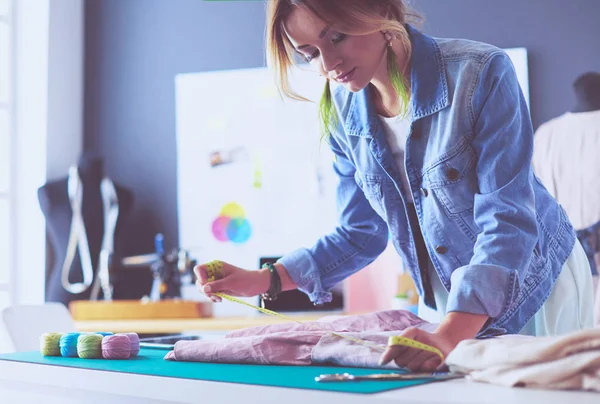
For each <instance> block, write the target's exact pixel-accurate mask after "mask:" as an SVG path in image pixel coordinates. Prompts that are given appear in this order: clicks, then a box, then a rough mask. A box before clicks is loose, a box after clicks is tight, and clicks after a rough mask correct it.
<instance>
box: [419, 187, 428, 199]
mask: <svg viewBox="0 0 600 404" xmlns="http://www.w3.org/2000/svg"><path fill="white" fill-rule="evenodd" d="M421 193H422V194H423V196H424V197H425V198H427V196H429V191H427V189H426V188H421Z"/></svg>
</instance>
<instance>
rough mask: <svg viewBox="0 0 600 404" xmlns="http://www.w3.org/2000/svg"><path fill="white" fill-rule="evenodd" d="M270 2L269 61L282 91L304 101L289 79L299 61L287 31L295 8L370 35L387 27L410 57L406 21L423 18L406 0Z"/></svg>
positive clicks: (340, 28)
mask: <svg viewBox="0 0 600 404" xmlns="http://www.w3.org/2000/svg"><path fill="white" fill-rule="evenodd" d="M267 3H268V8H267V34H266V42H267V63H268V65H269V67H271V68H272V69H273V70H274V72H275V75H276V83H277V86H278V87H279V91H280V92H281V93H283V94H284V95H285V96H287V97H290V98H293V99H297V100H304V101H306V98H304V97H302V96H300V95H299V94H298V93H296V92H295V91H294V90H293V89H292V88H291V86H290V83H289V71H290V68H291V67H292V66H293V65H295V64H296V62H295V61H296V58H295V57H294V53H295V51H294V46H293V45H292V43H291V42H290V40H289V38H288V37H287V35H286V34H285V31H284V23H285V21H286V20H287V19H288V18H289V16H290V15H291V14H292V12H293V11H294V10H295V9H296V8H305V9H307V10H309V11H311V12H312V13H313V14H315V15H316V16H318V17H319V18H320V19H322V20H323V21H325V23H327V24H328V25H329V26H330V27H332V28H334V29H335V30H336V31H339V32H340V33H344V34H349V35H368V34H372V33H375V32H380V31H386V32H388V33H389V34H390V35H392V37H393V38H397V39H398V40H400V42H401V44H402V46H403V48H404V51H405V52H406V55H407V57H406V60H407V61H408V60H410V54H411V45H410V39H409V36H408V32H407V30H406V24H407V23H409V22H411V23H417V22H418V21H420V20H421V17H420V15H419V14H417V13H416V12H414V11H412V10H411V9H409V8H408V6H407V5H406V2H405V1H404V0H269V1H268V2H267ZM408 84H409V83H406V86H407V87H408Z"/></svg>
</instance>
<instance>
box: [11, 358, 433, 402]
mask: <svg viewBox="0 0 600 404" xmlns="http://www.w3.org/2000/svg"><path fill="white" fill-rule="evenodd" d="M166 353H167V351H166V350H156V349H142V350H141V351H140V353H139V356H137V357H136V358H132V359H127V360H108V359H79V358H63V357H45V356H42V354H41V353H40V352H18V353H10V354H2V355H0V360H8V361H17V362H29V363H39V364H42V365H54V366H68V367H76V368H83V369H93V370H104V371H108V372H123V373H135V374H141V375H150V376H162V377H177V378H182V379H196V380H209V381H217V382H228V383H242V384H254V385H262V386H273V387H289V388H298V389H310V390H323V391H339V392H345V393H363V394H368V393H377V392H381V391H386V390H392V389H400V388H404V387H410V386H416V385H420V384H425V383H429V382H432V381H433V380H431V379H423V380H406V381H404V380H401V381H391V382H390V381H360V382H335V383H317V382H315V380H314V379H315V377H316V376H319V375H320V374H323V373H344V372H348V373H353V374H367V373H382V372H386V371H385V370H380V369H364V368H345V367H334V366H332V367H329V366H276V365H236V364H221V363H201V362H172V361H166V360H164V359H163V357H164V356H165V354H166ZM390 372H391V371H390Z"/></svg>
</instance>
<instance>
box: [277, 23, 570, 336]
mask: <svg viewBox="0 0 600 404" xmlns="http://www.w3.org/2000/svg"><path fill="white" fill-rule="evenodd" d="M408 29H409V35H410V38H411V43H412V47H413V48H412V56H411V77H410V81H411V110H412V119H411V122H412V123H411V128H410V132H409V135H408V138H407V140H406V145H405V170H406V173H407V175H408V178H409V183H410V189H403V186H402V181H401V177H400V175H401V172H400V170H399V169H398V167H397V166H396V163H395V161H394V158H393V156H392V153H391V151H390V150H389V148H388V144H387V142H386V138H385V134H384V132H383V129H382V126H381V125H380V123H379V118H378V115H377V112H376V111H375V108H374V106H373V104H372V103H371V101H370V92H371V91H372V89H371V87H370V86H367V87H366V88H365V89H363V90H361V91H359V92H357V93H352V92H350V91H348V90H346V89H345V88H343V87H342V86H340V87H337V88H336V89H335V91H334V92H333V98H334V102H335V105H336V108H337V112H338V121H339V124H338V126H337V128H336V130H335V131H333V132H332V133H331V136H330V145H331V148H332V150H333V152H334V154H335V157H336V158H335V162H334V170H335V172H336V173H337V175H338V177H339V185H338V189H337V203H338V211H339V215H340V222H339V225H338V226H337V228H336V229H335V230H334V231H333V232H332V233H331V234H328V235H325V236H324V237H322V238H321V239H319V240H318V241H317V242H316V244H315V245H314V246H313V247H311V248H308V249H306V248H302V249H299V250H296V251H293V252H291V253H289V254H287V255H285V256H284V257H282V258H281V259H280V262H281V263H282V264H283V265H284V266H285V267H286V268H287V270H288V272H289V274H290V276H291V278H292V279H293V280H294V281H295V282H296V284H297V285H298V287H299V289H301V290H303V291H304V292H306V293H307V294H308V295H309V297H310V298H311V300H312V301H313V302H314V303H315V304H321V303H325V302H328V301H330V299H331V294H330V293H329V292H328V291H329V290H330V288H331V287H332V286H333V285H335V284H337V283H338V282H340V281H342V280H343V279H345V278H346V277H348V276H350V275H351V274H353V273H354V272H356V271H358V270H360V269H361V268H364V267H365V266H366V265H368V264H370V263H371V262H373V261H374V260H375V259H376V258H377V257H378V256H379V255H380V254H381V253H382V252H383V250H384V249H385V248H386V246H387V243H388V238H389V237H391V241H392V243H393V245H394V247H395V249H396V250H397V252H398V253H399V254H400V256H401V258H402V260H403V262H404V264H405V266H406V268H408V269H409V270H410V272H411V275H412V278H413V279H414V281H415V283H416V287H417V290H418V291H419V294H420V295H421V296H424V290H426V288H425V286H427V285H424V283H423V279H422V275H421V272H420V270H419V267H418V264H417V257H416V255H417V252H416V250H415V240H414V237H413V231H415V230H417V229H411V227H410V221H409V218H408V213H407V212H408V211H407V200H406V198H405V197H404V195H406V194H407V193H410V194H411V195H412V197H413V200H414V208H415V209H416V212H417V216H418V220H419V224H420V227H421V229H420V230H421V231H422V235H423V238H424V240H425V244H426V246H427V250H428V252H429V256H430V259H431V262H432V263H433V266H434V268H435V271H436V272H437V274H438V275H439V277H440V280H441V282H442V284H443V285H444V287H445V288H446V289H447V290H448V291H449V298H448V307H447V308H446V310H447V312H452V311H459V312H467V313H473V314H485V315H487V316H489V317H490V321H488V322H487V323H486V326H485V327H484V329H483V330H482V331H481V333H480V335H479V336H480V337H485V336H490V335H498V334H503V333H518V332H519V331H520V330H521V329H522V328H523V326H524V325H525V324H526V323H527V321H528V320H529V319H530V318H532V317H533V315H534V314H535V313H536V312H537V311H538V310H539V308H540V307H541V306H542V305H543V304H544V302H545V301H546V299H547V297H548V296H549V294H550V292H551V291H552V288H553V285H554V282H555V281H556V279H557V278H558V275H559V273H560V271H561V268H562V266H563V264H564V262H565V261H566V260H567V258H568V256H569V255H570V253H571V250H572V249H573V246H574V243H575V233H574V230H573V227H572V225H571V223H570V222H569V220H568V218H567V216H566V214H565V212H564V210H563V209H562V207H561V206H560V205H559V204H558V203H557V202H556V201H555V199H554V198H553V197H552V196H551V195H550V194H549V193H548V191H547V190H546V189H545V188H544V186H543V185H542V184H541V182H540V181H539V180H538V178H537V177H536V176H535V175H534V173H533V170H532V165H531V158H532V152H533V128H532V124H531V119H530V116H529V111H528V108H527V105H526V103H525V100H524V98H523V95H522V93H521V89H520V87H519V83H518V81H517V77H516V74H515V71H514V68H513V65H512V63H511V60H510V58H509V57H508V56H507V55H506V53H505V52H503V51H502V50H501V49H499V48H496V47H493V46H491V45H487V44H483V43H479V42H473V41H468V40H459V39H439V38H432V37H429V36H427V35H424V34H423V33H421V32H419V31H417V30H415V29H414V28H412V27H410V26H409V27H408ZM431 300H432V299H431V298H429V299H425V303H426V304H428V305H429V306H432V305H434V304H435V303H433V304H432V302H431Z"/></svg>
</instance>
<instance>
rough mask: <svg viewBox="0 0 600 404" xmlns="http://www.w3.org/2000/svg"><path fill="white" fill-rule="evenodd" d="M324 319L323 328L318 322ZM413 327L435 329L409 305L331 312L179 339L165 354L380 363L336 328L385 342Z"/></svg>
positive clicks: (204, 359)
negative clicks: (207, 336) (216, 335)
mask: <svg viewBox="0 0 600 404" xmlns="http://www.w3.org/2000/svg"><path fill="white" fill-rule="evenodd" d="M315 324H318V327H317V326H316V325H315ZM408 327H419V328H425V329H428V330H430V331H432V330H433V329H434V328H435V325H433V324H430V323H427V322H426V321H424V320H422V319H421V318H419V317H417V316H415V315H414V314H412V313H411V312H409V311H406V310H388V311H380V312H376V313H369V314H362V315H357V316H329V317H324V318H322V319H320V320H318V321H316V322H307V323H304V324H299V323H284V324H275V325H268V326H259V327H250V328H245V329H242V330H237V331H232V332H230V333H228V334H227V335H226V337H225V338H224V339H222V340H198V341H179V342H177V343H176V344H175V349H174V350H173V351H171V352H169V353H168V354H167V355H166V356H165V359H167V360H175V361H194V362H221V363H255V364H271V365H310V364H313V363H337V364H340V365H345V366H365V367H380V366H379V365H378V364H377V361H378V360H379V357H380V356H381V352H380V351H377V350H375V349H372V348H369V347H367V346H364V345H360V344H356V343H354V342H352V341H348V340H346V339H343V338H340V337H337V336H335V335H332V334H330V333H328V332H327V331H324V330H323V329H326V330H329V331H335V332H338V333H340V334H345V335H350V336H353V337H357V338H360V339H364V340H366V341H371V342H375V343H378V344H380V345H382V346H385V344H386V343H387V339H388V336H390V335H398V334H400V333H401V332H402V330H404V329H406V328H408Z"/></svg>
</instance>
